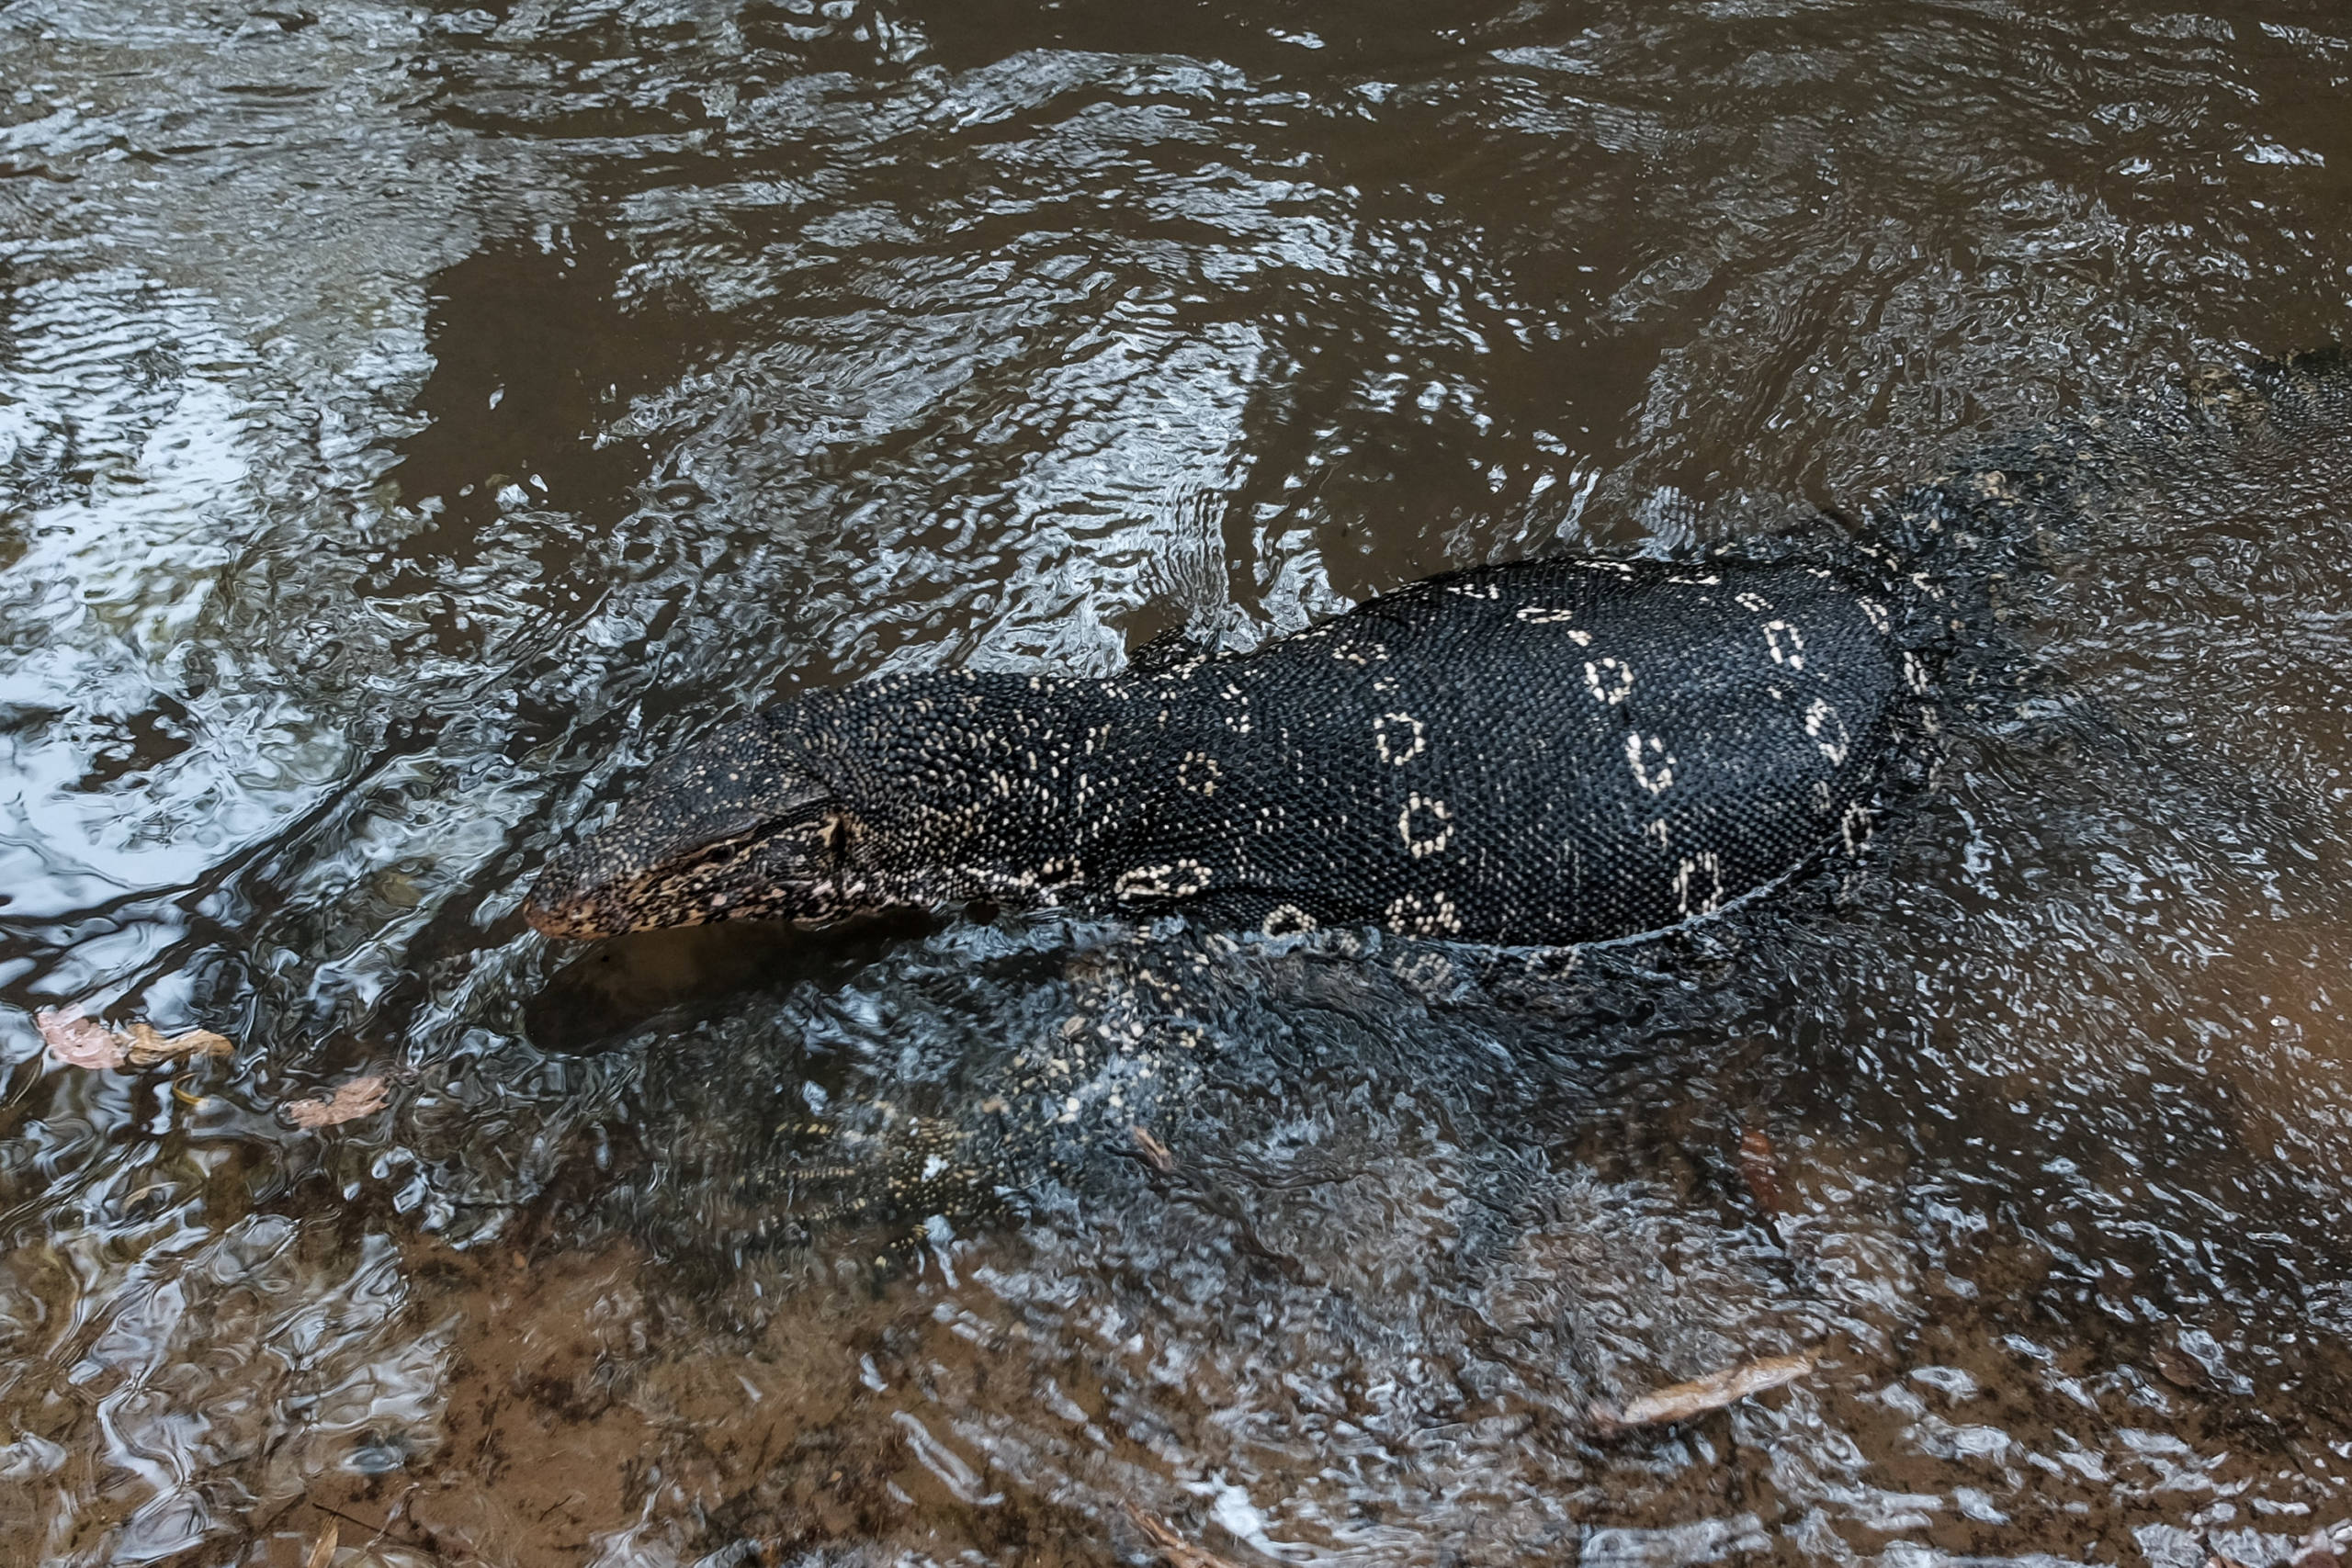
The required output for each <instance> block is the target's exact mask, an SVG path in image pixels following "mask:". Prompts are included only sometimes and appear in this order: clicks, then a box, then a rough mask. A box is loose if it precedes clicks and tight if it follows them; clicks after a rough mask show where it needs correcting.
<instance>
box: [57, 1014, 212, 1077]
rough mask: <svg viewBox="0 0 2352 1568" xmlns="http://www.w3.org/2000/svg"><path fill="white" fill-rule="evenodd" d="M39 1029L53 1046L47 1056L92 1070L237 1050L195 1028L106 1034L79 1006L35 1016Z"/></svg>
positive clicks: (134, 1028) (148, 1026) (137, 1028)
mask: <svg viewBox="0 0 2352 1568" xmlns="http://www.w3.org/2000/svg"><path fill="white" fill-rule="evenodd" d="M33 1021H34V1022H35V1023H37V1024H38V1025H40V1037H41V1039H42V1041H43V1042H45V1043H47V1044H48V1046H49V1054H50V1055H52V1056H54V1057H56V1058H57V1059H58V1060H59V1061H61V1062H62V1063H64V1064H65V1065H66V1066H69V1067H92V1068H96V1069H98V1070H100V1071H111V1070H113V1069H114V1068H117V1067H152V1066H155V1065H156V1064H157V1063H159V1062H176V1061H178V1060H180V1059H181V1058H183V1057H187V1056H225V1055H228V1054H229V1053H230V1052H232V1051H233V1050H235V1049H236V1047H235V1046H234V1045H232V1044H231V1043H229V1038H228V1036H227V1035H225V1034H215V1033H213V1032H212V1031H210V1030H209V1029H191V1030H189V1031H188V1032H187V1033H185V1034H174V1035H169V1036H166V1035H165V1034H164V1032H163V1031H162V1030H160V1029H157V1028H156V1027H155V1026H154V1025H153V1024H152V1023H134V1024H132V1025H131V1026H130V1028H129V1029H127V1030H123V1029H108V1028H107V1026H106V1025H105V1024H103V1023H99V1022H97V1021H96V1020H93V1019H86V1018H84V1017H83V1016H82V1010H81V1009H80V1008H78V1007H71V1008H62V1009H60V1010H55V1011H43V1012H40V1013H38V1014H36V1015H35V1016H34V1019H33Z"/></svg>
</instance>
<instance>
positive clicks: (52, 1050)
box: [33, 1008, 130, 1069]
mask: <svg viewBox="0 0 2352 1568" xmlns="http://www.w3.org/2000/svg"><path fill="white" fill-rule="evenodd" d="M33 1022H34V1023H35V1024H37V1025H38V1026H39V1027H40V1038H41V1043H42V1044H44V1045H47V1046H48V1047H49V1054H50V1055H51V1056H54V1057H55V1058H57V1060H59V1061H61V1062H62V1063H64V1064H65V1065H66V1066H69V1067H94V1068H98V1069H105V1068H108V1067H119V1066H122V1065H123V1063H125V1062H127V1061H129V1060H130V1046H129V1044H128V1043H127V1042H125V1041H124V1040H123V1039H122V1037H121V1036H119V1035H118V1034H117V1033H115V1032H114V1031H113V1030H111V1029H108V1028H107V1026H106V1025H105V1024H103V1023H98V1022H96V1021H92V1020H90V1019H86V1018H84V1017H83V1016H82V1010H81V1009H80V1008H65V1009H63V1010H51V1009H48V1008H43V1009H42V1010H40V1011H39V1012H37V1013H35V1014H34V1015H33Z"/></svg>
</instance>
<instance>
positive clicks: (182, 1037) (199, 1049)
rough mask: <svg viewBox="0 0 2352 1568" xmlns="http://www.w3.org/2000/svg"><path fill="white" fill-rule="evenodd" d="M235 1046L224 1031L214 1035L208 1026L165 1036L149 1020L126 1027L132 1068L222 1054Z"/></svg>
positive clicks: (226, 1053)
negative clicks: (183, 1058)
mask: <svg viewBox="0 0 2352 1568" xmlns="http://www.w3.org/2000/svg"><path fill="white" fill-rule="evenodd" d="M235 1049H236V1047H235V1046H234V1045H232V1044H231V1043H229V1037H228V1036H227V1035H225V1034H215V1033H213V1032H212V1031H210V1030H209V1029H191V1030H189V1031H188V1032H187V1033H185V1034H175V1035H171V1036H169V1037H168V1038H166V1037H165V1035H164V1032H162V1031H161V1030H159V1029H157V1028H156V1027H155V1026H154V1025H153V1024H152V1023H134V1024H132V1025H131V1026H130V1051H129V1055H130V1065H131V1066H134V1067H152V1066H154V1065H155V1064H156V1063H158V1062H176V1061H178V1060H179V1059H180V1058H181V1057H183V1056H225V1055H228V1054H229V1053H230V1052H232V1051H234V1050H235Z"/></svg>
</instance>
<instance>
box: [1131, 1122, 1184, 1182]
mask: <svg viewBox="0 0 2352 1568" xmlns="http://www.w3.org/2000/svg"><path fill="white" fill-rule="evenodd" d="M1134 1132H1135V1135H1136V1148H1137V1149H1138V1150H1140V1151H1141V1152H1142V1154H1143V1157H1144V1158H1145V1159H1146V1160H1148V1161H1149V1162H1150V1165H1151V1168H1152V1169H1154V1170H1156V1171H1159V1173H1160V1174H1161V1175H1163V1176H1165V1175H1166V1174H1168V1172H1170V1171H1171V1170H1173V1169H1175V1168H1176V1156H1174V1155H1172V1154H1170V1153H1169V1152H1168V1145H1166V1144H1163V1143H1161V1142H1160V1141H1159V1139H1158V1138H1155V1137H1153V1136H1152V1135H1151V1134H1149V1133H1148V1132H1146V1131H1144V1130H1143V1129H1142V1128H1141V1127H1137V1128H1136V1129H1134Z"/></svg>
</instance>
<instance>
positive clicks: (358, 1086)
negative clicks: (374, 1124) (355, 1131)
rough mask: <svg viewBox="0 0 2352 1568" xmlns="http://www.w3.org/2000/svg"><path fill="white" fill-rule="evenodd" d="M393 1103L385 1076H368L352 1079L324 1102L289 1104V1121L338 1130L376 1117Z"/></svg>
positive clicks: (301, 1125) (293, 1101) (299, 1101)
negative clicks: (352, 1123) (351, 1123)
mask: <svg viewBox="0 0 2352 1568" xmlns="http://www.w3.org/2000/svg"><path fill="white" fill-rule="evenodd" d="M391 1102H392V1096H391V1091H390V1088H389V1087H388V1086H387V1085H386V1084H385V1081H384V1077H383V1075H382V1074H380V1073H369V1074H368V1076H367V1077H357V1078H354V1079H352V1080H351V1081H350V1082H349V1083H347V1084H345V1085H344V1086H343V1087H342V1088H341V1089H336V1090H335V1091H334V1093H333V1094H332V1095H329V1096H328V1097H327V1098H325V1099H323V1100H291V1101H288V1104H287V1107H286V1118H287V1120H288V1121H289V1122H293V1123H294V1125H296V1126H297V1127H337V1126H341V1125H342V1124H343V1123H344V1122H356V1121H357V1120H358V1119H359V1118H360V1117H362V1116H373V1115H374V1114H376V1112H378V1111H381V1110H382V1109H384V1107H385V1106H387V1105H390V1103H391Z"/></svg>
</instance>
